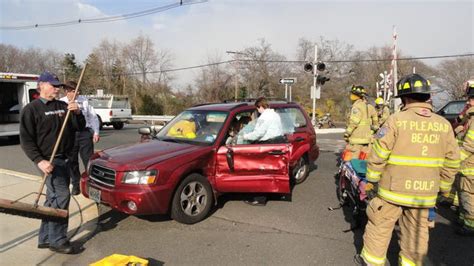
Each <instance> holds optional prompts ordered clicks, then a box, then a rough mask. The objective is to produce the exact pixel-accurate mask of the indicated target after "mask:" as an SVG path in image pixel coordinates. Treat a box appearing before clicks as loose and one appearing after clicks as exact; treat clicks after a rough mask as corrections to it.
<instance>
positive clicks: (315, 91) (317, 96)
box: [311, 86, 321, 99]
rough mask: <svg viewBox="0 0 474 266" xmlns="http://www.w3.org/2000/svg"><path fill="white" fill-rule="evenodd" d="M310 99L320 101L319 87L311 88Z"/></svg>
mask: <svg viewBox="0 0 474 266" xmlns="http://www.w3.org/2000/svg"><path fill="white" fill-rule="evenodd" d="M311 99H321V87H320V86H316V87H314V86H311Z"/></svg>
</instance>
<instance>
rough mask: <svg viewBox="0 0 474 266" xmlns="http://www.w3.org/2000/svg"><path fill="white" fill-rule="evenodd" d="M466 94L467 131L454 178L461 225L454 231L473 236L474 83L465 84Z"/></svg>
mask: <svg viewBox="0 0 474 266" xmlns="http://www.w3.org/2000/svg"><path fill="white" fill-rule="evenodd" d="M466 94H467V96H468V98H469V106H470V108H469V109H468V110H467V111H466V115H467V117H468V119H469V120H468V122H467V132H466V134H465V135H464V139H463V142H462V146H461V160H462V165H461V175H459V178H458V179H457V180H456V190H457V191H458V195H459V221H460V222H461V223H462V227H461V228H459V229H458V230H457V231H456V232H457V233H458V234H460V235H469V236H474V83H472V84H469V83H468V85H467V88H466Z"/></svg>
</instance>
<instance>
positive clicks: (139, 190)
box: [81, 173, 172, 215]
mask: <svg viewBox="0 0 474 266" xmlns="http://www.w3.org/2000/svg"><path fill="white" fill-rule="evenodd" d="M90 187H92V188H95V189H98V190H100V192H101V197H100V203H101V204H104V205H108V206H110V207H111V208H112V209H115V210H117V211H120V212H124V213H127V214H133V215H144V214H165V213H167V212H168V207H169V202H170V199H171V195H172V189H170V188H168V187H166V186H138V185H137V186H133V185H126V186H124V185H121V186H115V187H109V186H105V185H102V184H99V183H96V182H94V180H92V179H89V177H88V175H87V174H86V173H84V174H83V176H82V178H81V191H82V194H83V195H84V196H85V197H86V198H90V197H89V188H90ZM129 201H133V202H134V203H135V205H136V210H132V209H130V208H129V207H128V202H129Z"/></svg>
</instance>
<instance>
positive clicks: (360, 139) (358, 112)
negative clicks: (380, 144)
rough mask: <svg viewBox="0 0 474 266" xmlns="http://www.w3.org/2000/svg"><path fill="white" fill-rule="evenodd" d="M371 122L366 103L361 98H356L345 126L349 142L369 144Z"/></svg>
mask: <svg viewBox="0 0 474 266" xmlns="http://www.w3.org/2000/svg"><path fill="white" fill-rule="evenodd" d="M371 124H372V121H371V119H370V117H369V110H368V106H367V103H366V102H365V101H364V100H362V99H358V100H357V101H355V102H354V104H353V105H352V109H351V114H350V117H349V124H348V126H347V128H346V134H347V135H348V136H349V144H353V145H354V144H355V145H357V144H359V145H367V144H369V143H370V140H371V136H372V134H371V132H370V125H371Z"/></svg>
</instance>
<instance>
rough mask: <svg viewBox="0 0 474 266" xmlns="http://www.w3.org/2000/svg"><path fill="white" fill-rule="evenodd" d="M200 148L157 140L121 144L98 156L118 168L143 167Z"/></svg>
mask: <svg viewBox="0 0 474 266" xmlns="http://www.w3.org/2000/svg"><path fill="white" fill-rule="evenodd" d="M199 149H202V147H201V146H197V145H191V144H187V143H173V142H165V141H159V140H152V141H147V142H141V143H135V144H127V145H121V146H117V147H114V148H110V149H106V150H103V151H102V152H100V158H101V159H102V160H105V161H107V162H108V163H111V164H115V165H117V166H119V167H120V168H122V167H126V168H127V169H129V170H130V169H145V168H147V167H148V166H150V165H153V164H156V163H159V162H161V161H164V160H167V159H170V158H173V157H176V156H180V155H184V154H189V153H191V152H193V151H196V150H199Z"/></svg>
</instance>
